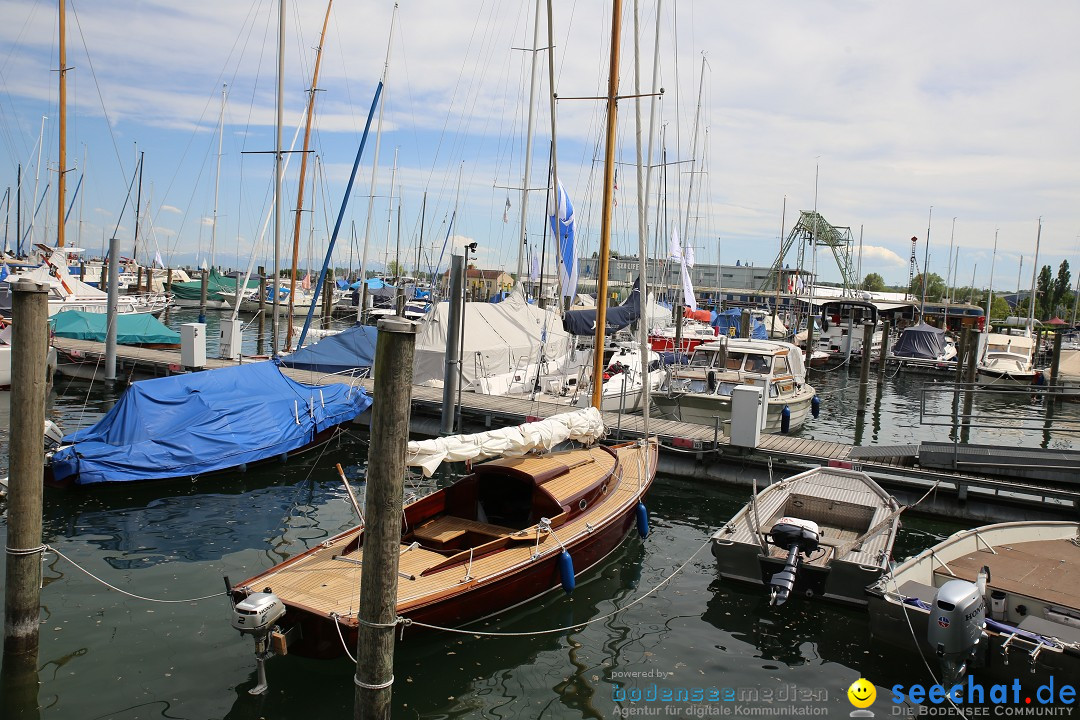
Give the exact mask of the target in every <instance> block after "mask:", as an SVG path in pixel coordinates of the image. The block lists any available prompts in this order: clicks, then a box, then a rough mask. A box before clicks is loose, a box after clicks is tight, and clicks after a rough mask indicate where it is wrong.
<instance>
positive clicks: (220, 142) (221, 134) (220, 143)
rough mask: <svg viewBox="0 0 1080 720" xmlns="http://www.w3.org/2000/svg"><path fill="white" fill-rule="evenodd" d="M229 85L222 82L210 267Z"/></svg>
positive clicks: (215, 235) (212, 264)
mask: <svg viewBox="0 0 1080 720" xmlns="http://www.w3.org/2000/svg"><path fill="white" fill-rule="evenodd" d="M227 91H228V86H227V85H226V84H225V83H222V84H221V110H220V112H219V113H218V145H217V170H216V171H215V173H214V218H213V222H212V223H211V224H210V267H214V266H215V263H216V253H217V219H218V189H219V187H220V184H221V150H222V146H223V145H224V144H225V99H226V97H227Z"/></svg>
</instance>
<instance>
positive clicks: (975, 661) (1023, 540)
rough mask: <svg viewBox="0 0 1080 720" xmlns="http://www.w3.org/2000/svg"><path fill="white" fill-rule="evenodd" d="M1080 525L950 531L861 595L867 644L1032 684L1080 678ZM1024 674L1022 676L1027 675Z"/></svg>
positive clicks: (947, 676) (947, 671)
mask: <svg viewBox="0 0 1080 720" xmlns="http://www.w3.org/2000/svg"><path fill="white" fill-rule="evenodd" d="M1078 588H1080V523H1076V522H1057V521H1022V522H1008V523H1000V524H997V525H986V526H983V527H979V528H975V529H973V530H964V531H961V532H958V533H956V534H954V535H952V536H950V537H949V538H947V539H945V540H943V541H941V542H940V543H938V544H936V545H934V546H933V547H931V548H928V549H927V550H924V551H923V552H921V553H919V554H918V555H916V556H915V557H912V558H908V559H907V560H905V561H903V562H902V563H900V564H899V565H897V566H896V567H895V568H893V570H892V571H891V572H889V573H888V574H886V575H884V576H883V577H881V578H880V579H878V580H877V581H876V582H875V583H874V584H872V585H871V586H870V587H869V588H868V589H867V594H868V598H869V610H870V626H871V630H872V632H873V634H874V637H875V639H878V640H881V641H883V642H886V643H889V644H892V645H895V646H899V647H902V648H906V649H908V650H910V651H913V652H921V654H922V655H923V656H924V657H926V658H931V659H936V660H937V661H938V663H939V664H940V665H941V669H942V672H943V675H944V679H943V681H942V684H943V685H944V686H945V687H949V686H950V685H952V684H953V683H955V682H957V681H959V679H960V678H961V677H963V676H964V675H965V674H972V673H977V674H978V675H980V676H985V675H988V674H990V675H993V674H996V675H998V676H1005V677H1012V678H1015V677H1016V676H1017V675H1018V674H1020V675H1024V676H1030V680H1031V681H1032V682H1035V683H1038V682H1044V681H1046V680H1047V679H1048V678H1050V677H1053V676H1057V677H1058V678H1067V677H1076V675H1077V673H1078V672H1080V591H1078ZM1026 671H1030V673H1029V672H1026Z"/></svg>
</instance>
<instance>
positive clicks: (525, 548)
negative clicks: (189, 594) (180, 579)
mask: <svg viewBox="0 0 1080 720" xmlns="http://www.w3.org/2000/svg"><path fill="white" fill-rule="evenodd" d="M645 455H646V453H645V451H643V450H642V449H641V447H640V446H632V447H621V448H619V449H618V450H617V456H618V463H617V465H616V458H615V457H613V456H612V455H611V453H610V452H608V451H607V450H606V449H603V448H600V447H593V448H589V449H581V450H572V451H568V452H564V453H555V454H551V455H545V456H531V457H530V456H527V457H524V458H512V459H502V460H496V461H493V462H492V463H490V464H491V465H492V466H493V467H499V468H506V467H510V468H512V469H515V470H520V471H521V472H523V473H527V474H528V475H531V476H533V477H535V478H537V488H538V491H543V492H545V493H547V494H548V495H550V496H551V497H552V498H553V499H554V500H555V501H556V502H557V503H558V504H559V506H561V507H563V510H564V512H565V511H568V510H569V508H568V507H566V503H567V502H568V501H569V500H570V499H572V498H575V497H578V496H580V495H581V493H582V491H584V490H586V489H588V488H591V487H594V486H597V485H599V484H601V483H605V482H606V484H605V485H604V487H606V488H608V489H607V490H604V491H601V494H600V495H599V497H598V499H596V500H595V502H594V503H593V506H594V507H595V509H596V512H587V511H584V510H581V508H579V507H576V506H575V510H579V512H578V514H576V515H573V516H572V517H571V518H570V519H569V520H567V521H566V522H564V523H561V524H560V522H559V519H558V518H553V519H552V520H553V522H552V526H553V530H552V531H551V532H550V533H549V532H547V531H543V530H539V529H538V528H537V526H536V525H535V524H533V525H531V526H529V527H526V528H524V529H520V530H516V529H514V528H510V527H505V526H500V525H496V524H493V523H488V522H483V521H481V520H472V519H469V518H462V517H456V516H454V515H450V514H443V515H439V516H438V517H436V518H434V519H430V520H428V521H425V522H423V523H420V524H418V525H416V526H415V527H410V528H405V529H404V535H403V541H402V543H401V546H400V556H399V576H398V612H401V613H404V612H407V611H408V610H409V609H410V608H415V607H417V606H422V605H427V604H429V603H432V602H435V601H437V600H439V599H441V598H444V597H447V596H450V595H453V594H456V593H459V592H462V591H464V590H466V589H468V588H471V587H472V586H474V585H482V584H485V583H490V582H493V581H495V580H497V579H499V578H501V577H504V576H506V575H508V574H511V573H514V572H515V571H518V570H520V569H522V567H523V566H527V565H529V564H531V563H534V562H536V561H537V559H538V557H537V556H539V557H549V556H550V555H552V554H553V553H559V552H560V551H561V548H562V545H561V544H560V541H561V542H562V543H566V544H571V543H572V541H573V539H575V538H578V537H580V536H583V535H588V534H589V533H591V532H592V531H593V530H594V529H596V528H599V527H602V526H603V525H604V524H605V523H606V522H608V521H609V520H610V519H611V518H613V517H619V516H624V515H625V513H626V512H627V511H628V506H631V504H636V502H637V498H638V497H639V489H640V488H641V487H642V486H647V485H648V483H649V481H650V478H651V473H650V472H649V470H650V468H649V467H648V465H649V464H650V463H651V464H652V465H653V467H655V458H656V449H655V445H653V446H652V447H650V448H649V452H648V458H649V460H648V462H643V460H644V459H645ZM478 467H482V466H478ZM613 470H614V471H615V475H614V479H613V481H606V478H609V477H610V476H611V475H612V471H613ZM545 478H546V479H545ZM421 502H422V500H421ZM630 509H632V507H631V508H630ZM532 520H533V521H534V523H535V522H538V521H539V520H540V518H532ZM359 532H360V531H359V529H353V530H350V531H348V532H346V533H343V534H341V535H339V536H337V537H335V538H333V539H331V540H328V541H327V542H325V543H323V545H322V546H321V547H319V548H317V549H316V550H315V551H314V552H310V551H309V553H308V554H305V555H303V556H299V557H298V558H296V559H295V560H294V561H293V562H290V563H286V564H284V565H282V566H280V567H279V568H277V569H276V570H271V571H269V572H268V573H266V574H263V575H260V576H257V577H256V578H253V579H252V580H250V581H248V582H247V583H245V585H246V586H249V587H250V588H251V589H252V590H254V591H259V590H263V589H264V588H266V587H270V588H271V589H272V590H273V592H274V593H275V594H276V595H277V596H278V597H280V598H281V599H282V600H283V601H285V602H286V604H288V605H292V606H301V607H303V608H305V609H307V610H309V611H310V612H312V613H315V614H318V615H322V616H330V615H331V614H336V615H338V616H341V617H342V619H343V620H346V621H347V620H348V619H352V618H355V615H356V611H357V608H358V606H359V600H360V577H361V569H362V565H363V547H359V548H357V547H356V546H355V542H354V541H355V539H356V537H357V534H358V533H359ZM465 535H470V536H471V538H472V539H473V542H472V543H466V545H470V546H472V550H470V549H468V548H467V547H466V548H464V549H462V547H463V546H462V547H455V545H456V544H457V541H459V540H461V539H462V538H463V536H465ZM552 536H554V538H555V539H552ZM478 537H479V538H480V539H481V540H480V542H479V543H477V542H476V538H478ZM473 552H475V556H474V555H473Z"/></svg>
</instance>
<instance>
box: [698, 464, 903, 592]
mask: <svg viewBox="0 0 1080 720" xmlns="http://www.w3.org/2000/svg"><path fill="white" fill-rule="evenodd" d="M899 526H900V506H899V504H898V503H897V502H896V500H895V499H894V498H893V497H892V496H891V495H889V494H888V493H887V492H885V491H884V490H882V489H881V487H880V486H879V485H878V484H877V483H876V482H874V481H873V480H872V479H871V478H870V476H869V475H867V474H866V473H864V472H858V471H855V470H846V469H842V468H825V467H821V468H814V469H813V470H808V471H806V472H802V473H799V474H798V475H793V476H792V477H790V478H788V479H787V480H783V481H781V482H779V483H776V484H774V485H769V486H768V487H766V488H765V489H763V490H762V491H761V492H759V493H757V494H756V495H755V496H754V497H753V498H751V500H750V502H749V503H748V504H747V505H746V506H745V507H744V508H743V509H742V510H740V511H739V512H738V513H737V514H736V515H735V517H733V518H732V519H731V520H729V521H728V522H727V524H725V525H724V526H723V527H722V528H720V529H719V530H717V531H716V533H714V534H713V536H712V552H713V555H714V556H715V557H716V565H717V570H718V571H719V573H720V578H721V579H722V580H737V581H740V582H746V583H752V584H754V585H764V587H765V588H767V589H768V591H769V595H770V600H771V603H772V604H774V605H782V604H784V602H786V601H787V600H788V598H789V597H790V596H792V595H805V596H807V597H822V598H824V599H827V600H835V601H837V602H841V603H845V604H848V605H856V606H866V603H867V600H866V595H865V592H864V590H865V588H866V586H867V585H869V584H870V583H872V582H874V581H876V580H877V579H879V578H880V577H881V575H882V574H883V573H885V572H886V571H887V570H888V569H889V557H890V553H891V552H892V546H893V542H894V541H895V540H896V532H897V530H898V529H899Z"/></svg>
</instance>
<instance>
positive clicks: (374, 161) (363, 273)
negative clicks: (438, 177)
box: [360, 3, 398, 283]
mask: <svg viewBox="0 0 1080 720" xmlns="http://www.w3.org/2000/svg"><path fill="white" fill-rule="evenodd" d="M397 12H398V4H397V3H394V12H393V14H392V15H391V16H390V34H389V35H387V36H386V60H385V61H383V74H382V86H383V88H385V87H386V86H387V84H388V83H389V82H390V46H391V44H392V43H393V42H394V23H395V22H396V21H397ZM385 107H386V100H385V99H384V100H383V101H382V102H381V103H379V119H378V120H377V121H376V123H375V154H374V155H373V156H372V158H371V192H369V193H368V205H367V219H366V220H364V252H363V253H362V254H361V255H360V282H362V283H366V282H367V259H368V245H369V243H368V240H369V239H370V238H371V216H372V214H373V213H374V212H375V188H376V186H377V184H378V179H379V146H380V145H381V144H382V124H383V108H385ZM391 193H393V187H392V186H391Z"/></svg>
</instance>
